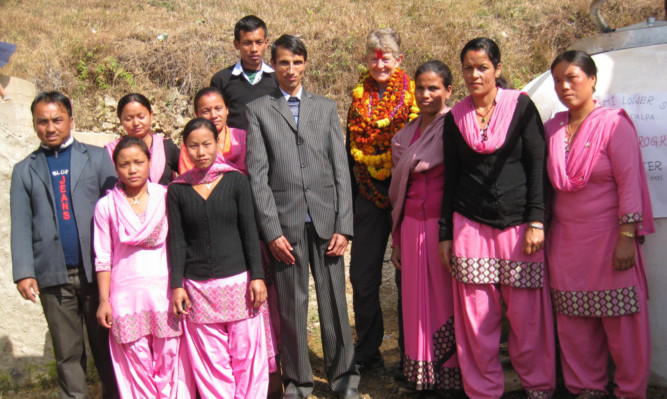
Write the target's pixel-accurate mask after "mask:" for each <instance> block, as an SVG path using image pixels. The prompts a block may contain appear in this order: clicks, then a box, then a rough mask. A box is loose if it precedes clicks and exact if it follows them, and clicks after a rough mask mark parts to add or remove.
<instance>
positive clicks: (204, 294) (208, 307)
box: [186, 282, 259, 324]
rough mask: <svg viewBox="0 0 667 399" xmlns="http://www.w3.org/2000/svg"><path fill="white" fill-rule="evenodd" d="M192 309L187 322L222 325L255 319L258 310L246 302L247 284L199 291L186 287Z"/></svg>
mask: <svg viewBox="0 0 667 399" xmlns="http://www.w3.org/2000/svg"><path fill="white" fill-rule="evenodd" d="M186 290H187V292H188V295H189V296H190V302H192V307H191V308H190V312H189V314H188V321H189V322H192V323H202V324H210V323H224V322H230V321H237V320H245V319H248V318H251V317H255V316H256V315H257V314H258V313H259V310H258V309H255V308H253V306H252V304H251V303H250V301H249V300H248V283H247V282H243V283H238V284H231V285H228V286H225V287H208V288H203V289H201V290H197V289H194V288H193V287H187V286H186Z"/></svg>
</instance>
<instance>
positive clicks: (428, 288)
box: [389, 61, 463, 393]
mask: <svg viewBox="0 0 667 399" xmlns="http://www.w3.org/2000/svg"><path fill="white" fill-rule="evenodd" d="M451 94H452V73H451V71H450V70H449V68H448V67H447V65H445V64H444V63H442V62H441V61H429V62H427V63H425V64H423V65H421V66H420V67H419V68H418V69H417V72H416V73H415V98H416V100H417V104H418V105H419V110H420V111H421V113H420V115H419V118H417V119H415V120H413V121H412V122H410V123H408V124H407V125H405V127H404V128H403V129H401V131H399V132H398V133H396V135H395V136H394V138H393V139H392V141H391V144H392V146H391V150H392V158H393V162H394V167H393V169H392V180H391V186H390V187H389V198H390V199H391V205H392V207H393V210H392V219H393V222H394V223H393V243H394V251H393V253H392V257H391V260H392V262H393V263H394V266H395V267H396V268H397V269H399V270H401V289H402V291H403V303H402V307H403V322H404V327H403V329H404V331H403V332H404V336H405V361H404V365H403V372H404V374H405V376H406V378H407V380H408V382H409V383H410V385H412V386H413V387H414V388H415V389H416V390H418V391H424V392H425V393H426V392H427V391H434V390H458V391H461V389H462V388H463V386H462V383H461V370H460V369H459V362H458V358H457V357H456V342H455V340H454V304H453V299H452V275H451V273H449V271H448V270H447V269H446V268H444V267H443V266H442V263H441V262H440V259H439V257H438V220H439V219H440V208H441V204H442V195H443V183H444V179H443V176H444V173H445V168H444V164H443V162H444V158H443V152H442V127H443V123H444V120H445V115H446V114H447V113H448V112H449V107H448V106H447V100H448V99H449V97H450V96H451ZM459 393H462V392H459Z"/></svg>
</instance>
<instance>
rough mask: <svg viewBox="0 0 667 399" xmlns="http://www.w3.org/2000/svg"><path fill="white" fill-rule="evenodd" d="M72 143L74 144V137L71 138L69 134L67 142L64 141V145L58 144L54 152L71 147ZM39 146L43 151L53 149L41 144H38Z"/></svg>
mask: <svg viewBox="0 0 667 399" xmlns="http://www.w3.org/2000/svg"><path fill="white" fill-rule="evenodd" d="M73 142H74V136H72V134H71V133H70V136H69V137H68V138H67V140H65V142H64V143H62V144H60V147H58V148H57V149H55V151H61V150H64V149H65V148H67V147H69V146H71V145H72V143H73ZM39 145H40V146H41V147H42V148H43V149H45V150H51V151H53V150H54V148H53V147H49V146H48V145H44V144H42V143H40V144H39Z"/></svg>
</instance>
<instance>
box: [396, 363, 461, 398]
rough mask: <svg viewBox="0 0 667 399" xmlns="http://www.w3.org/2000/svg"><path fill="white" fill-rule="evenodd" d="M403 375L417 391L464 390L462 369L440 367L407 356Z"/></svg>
mask: <svg viewBox="0 0 667 399" xmlns="http://www.w3.org/2000/svg"><path fill="white" fill-rule="evenodd" d="M403 373H404V374H405V378H407V380H408V381H410V382H411V383H413V384H415V387H416V388H417V390H420V391H421V390H425V389H463V380H462V379H461V369H460V368H458V367H438V366H437V365H436V363H435V362H426V361H419V360H414V359H411V358H410V357H408V356H406V357H405V360H404V363H403Z"/></svg>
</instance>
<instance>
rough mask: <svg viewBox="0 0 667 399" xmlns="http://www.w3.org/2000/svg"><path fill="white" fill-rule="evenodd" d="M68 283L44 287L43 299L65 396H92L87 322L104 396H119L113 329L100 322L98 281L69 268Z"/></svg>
mask: <svg viewBox="0 0 667 399" xmlns="http://www.w3.org/2000/svg"><path fill="white" fill-rule="evenodd" d="M67 279H68V282H67V283H66V284H63V285H56V286H54V287H47V288H42V289H41V290H40V296H39V299H40V302H41V303H42V309H44V315H45V317H46V323H47V324H48V326H49V332H50V333H51V340H52V342H53V351H54V353H55V358H56V369H57V371H58V386H59V388H60V397H61V398H77V399H82V398H88V387H87V386H86V366H87V356H86V347H85V343H84V331H83V324H84V323H85V325H86V330H87V333H88V334H87V335H88V343H89V344H90V348H91V350H92V352H93V360H94V361H95V366H96V368H97V372H98V374H99V376H100V380H101V381H102V397H103V398H104V399H110V398H118V387H117V386H116V376H115V374H114V370H113V366H112V364H111V354H110V352H109V330H107V329H106V328H104V327H102V326H100V325H99V324H98V323H97V316H96V315H97V308H98V307H99V303H100V302H99V295H100V294H99V291H98V288H97V283H89V282H87V281H86V275H85V274H84V272H83V270H79V269H69V270H68V271H67Z"/></svg>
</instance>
